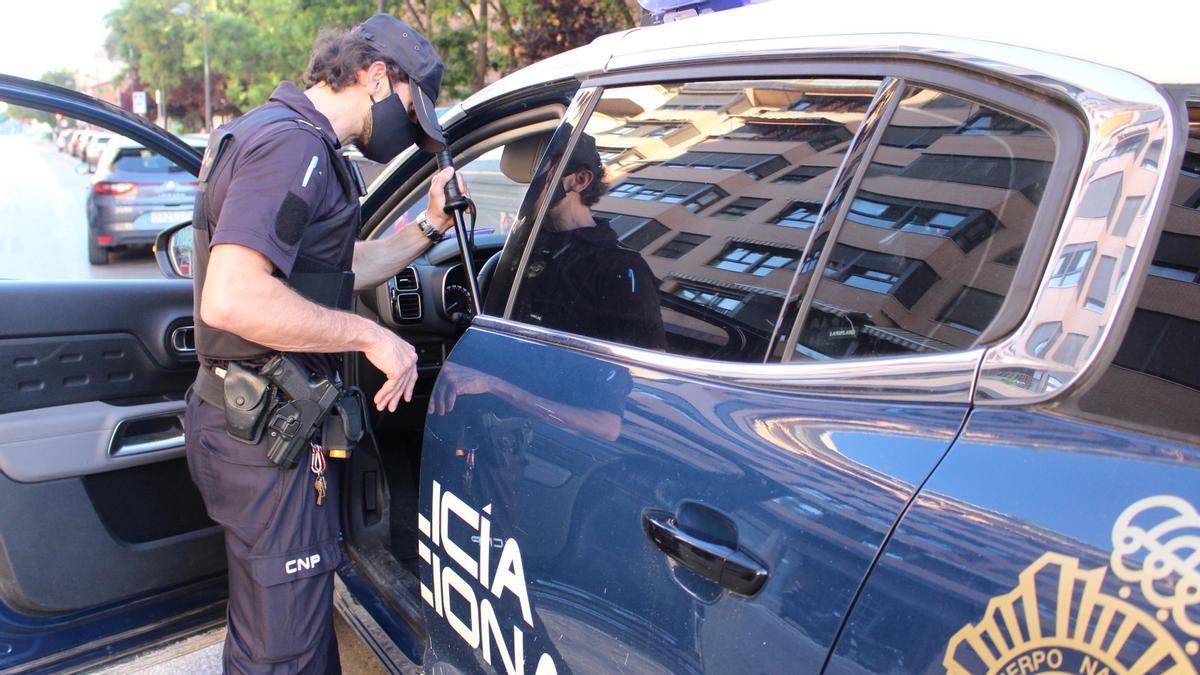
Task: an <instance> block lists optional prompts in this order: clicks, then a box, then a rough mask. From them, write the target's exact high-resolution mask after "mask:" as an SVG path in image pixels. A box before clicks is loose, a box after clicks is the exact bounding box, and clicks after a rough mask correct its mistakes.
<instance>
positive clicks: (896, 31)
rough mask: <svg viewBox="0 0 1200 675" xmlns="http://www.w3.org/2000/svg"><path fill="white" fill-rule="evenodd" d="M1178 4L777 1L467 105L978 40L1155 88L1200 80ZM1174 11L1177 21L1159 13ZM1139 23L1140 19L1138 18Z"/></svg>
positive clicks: (647, 33) (679, 25) (514, 80)
mask: <svg viewBox="0 0 1200 675" xmlns="http://www.w3.org/2000/svg"><path fill="white" fill-rule="evenodd" d="M1184 6H1186V4H1184V3H1173V2H1172V0H1148V1H1147V2H1143V3H1139V4H1138V5H1136V11H1135V10H1134V9H1133V7H1130V8H1126V9H1125V10H1124V14H1123V15H1122V16H1119V17H1118V16H1117V15H1116V14H1114V13H1112V12H1108V11H1103V10H1100V9H1097V8H1094V9H1084V8H1082V7H1080V6H1079V5H1077V4H1076V3H1067V2H1047V1H1046V0H1010V1H1009V2H1006V3H1005V4H1004V5H1003V9H1002V10H999V11H995V12H991V13H984V14H982V15H981V14H980V13H979V12H977V11H971V10H970V9H969V8H968V7H966V6H964V5H963V4H962V3H961V2H951V1H950V0H927V1H926V2H923V3H921V5H920V6H919V7H914V6H912V5H911V4H908V3H898V2H895V0H859V2H855V3H854V5H853V10H852V11H848V9H847V6H845V5H842V4H840V3H802V2H799V0H773V1H771V2H762V3H759V4H754V5H749V6H746V7H740V8H737V9H731V10H726V11H723V12H714V13H712V14H706V15H702V16H699V17H695V18H690V19H684V20H681V21H676V22H672V23H667V24H663V25H660V26H648V27H643V28H633V29H630V30H627V31H624V32H621V33H613V34H610V35H605V36H602V37H600V38H598V39H597V40H596V41H594V42H592V43H591V44H590V45H586V46H584V47H580V48H578V49H573V50H571V51H569V52H564V53H562V54H559V55H556V56H552V57H550V58H548V59H545V60H543V61H541V62H539V63H536V64H534V65H532V66H529V67H527V68H524V69H522V70H519V71H517V72H516V73H513V74H512V75H509V76H508V77H506V78H503V79H502V80H500V81H499V82H497V83H496V84H493V85H491V86H489V87H485V88H484V89H483V90H481V91H480V92H478V93H477V94H475V95H474V96H472V97H470V98H469V99H467V100H466V101H464V102H463V104H462V108H464V109H470V108H472V107H474V106H475V105H478V104H480V103H483V102H484V101H487V100H489V99H491V98H493V97H495V96H498V95H503V94H505V93H508V92H511V91H515V90H517V89H522V88H524V87H526V86H533V85H536V84H539V83H542V82H550V81H555V80H561V79H565V78H569V77H576V76H579V75H586V74H591V73H602V72H604V71H606V70H619V69H624V68H626V67H636V66H638V65H651V64H654V63H662V62H674V61H686V60H690V59H695V58H703V57H705V56H708V57H709V58H711V57H712V56H713V55H715V54H722V53H731V54H732V53H745V52H749V51H759V52H764V53H770V52H774V51H782V50H788V51H795V50H804V49H813V50H818V51H820V50H827V51H840V52H847V51H853V49H854V48H855V47H863V48H865V49H871V50H872V51H874V50H877V49H879V48H880V47H881V46H887V47H890V48H891V49H893V50H897V51H905V50H907V49H913V50H916V49H921V50H926V51H928V50H930V49H931V48H932V49H936V48H937V47H938V46H947V45H955V44H960V45H961V44H965V43H964V41H982V42H988V43H995V44H997V45H1010V46H1015V47H1020V48H1025V49H1032V50H1037V51H1041V52H1046V53H1050V54H1057V55H1060V56H1065V57H1068V58H1073V59H1078V60H1082V61H1089V62H1092V63H1095V64H1099V65H1103V66H1108V67H1111V68H1117V69H1120V70H1124V71H1127V72H1130V73H1133V74H1134V75H1137V76H1140V77H1142V78H1144V79H1146V80H1149V81H1151V82H1154V83H1157V84H1200V59H1196V58H1194V56H1193V55H1192V54H1190V53H1188V46H1189V45H1190V44H1192V41H1193V40H1194V34H1193V31H1194V22H1191V21H1187V20H1185V19H1186V18H1187V17H1185V16H1183V13H1182V12H1180V11H1179V8H1181V7H1184ZM1171 15H1178V16H1177V17H1176V20H1164V18H1163V17H1169V16H1171ZM1139 18H1140V21H1139Z"/></svg>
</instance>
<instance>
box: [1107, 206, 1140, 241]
mask: <svg viewBox="0 0 1200 675" xmlns="http://www.w3.org/2000/svg"><path fill="white" fill-rule="evenodd" d="M1145 200H1146V198H1145V197H1127V198H1126V199H1125V203H1124V204H1122V205H1121V212H1120V213H1118V214H1117V219H1116V221H1115V223H1114V224H1113V234H1115V235H1117V236H1118V237H1124V236H1125V235H1127V234H1129V227H1130V226H1131V225H1133V219H1134V218H1136V217H1137V214H1138V211H1139V210H1141V208H1142V202H1143V201H1145Z"/></svg>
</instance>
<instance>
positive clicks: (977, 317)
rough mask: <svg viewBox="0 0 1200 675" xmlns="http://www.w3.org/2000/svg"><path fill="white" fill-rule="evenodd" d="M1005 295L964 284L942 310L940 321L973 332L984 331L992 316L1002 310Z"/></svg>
mask: <svg viewBox="0 0 1200 675" xmlns="http://www.w3.org/2000/svg"><path fill="white" fill-rule="evenodd" d="M1002 304H1004V296H1002V295H998V294H996V293H990V292H988V291H984V290H980V289H978V288H971V287H970V286H964V287H963V289H962V291H960V292H959V294H958V295H957V296H955V297H954V300H952V301H951V302H950V304H949V305H946V308H945V309H943V310H942V313H941V315H940V316H938V321H941V322H942V323H944V324H946V325H948V326H954V327H955V328H961V329H962V330H965V331H969V332H971V333H982V332H983V331H984V329H985V328H987V327H988V324H989V323H991V321H992V317H994V316H996V312H999V311H1000V305H1002Z"/></svg>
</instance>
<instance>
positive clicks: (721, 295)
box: [675, 286, 743, 314]
mask: <svg viewBox="0 0 1200 675" xmlns="http://www.w3.org/2000/svg"><path fill="white" fill-rule="evenodd" d="M675 296H676V297H678V298H681V299H683V300H686V301H688V302H690V303H692V304H694V305H696V306H698V307H703V308H705V309H713V310H716V311H718V312H720V313H722V314H733V313H735V312H737V311H738V309H740V308H741V307H742V303H743V298H742V297H739V296H734V295H730V293H729V292H728V291H724V290H717V289H713V288H698V287H695V286H680V287H679V288H676V289H675Z"/></svg>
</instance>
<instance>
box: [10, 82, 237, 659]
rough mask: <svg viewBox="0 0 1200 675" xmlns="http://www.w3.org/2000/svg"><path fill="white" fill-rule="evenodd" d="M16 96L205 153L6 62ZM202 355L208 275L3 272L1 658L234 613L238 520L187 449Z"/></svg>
mask: <svg viewBox="0 0 1200 675" xmlns="http://www.w3.org/2000/svg"><path fill="white" fill-rule="evenodd" d="M0 100H2V101H4V102H6V103H8V104H10V105H13V106H24V107H28V108H36V109H40V110H46V111H52V112H58V113H61V114H62V115H64V116H65V117H67V118H73V119H75V120H77V121H79V122H86V123H90V124H94V125H97V126H100V127H104V128H106V129H108V130H110V131H113V132H115V133H118V134H121V135H122V136H125V137H127V138H129V139H132V140H134V141H137V142H139V143H141V144H143V145H144V146H145V147H146V148H147V149H148V150H151V151H154V152H157V153H159V154H160V155H161V156H162V157H164V158H166V159H168V160H170V161H171V162H174V163H175V164H176V165H177V166H178V167H180V168H182V169H183V170H185V171H187V172H188V173H190V174H192V175H195V174H196V173H197V171H198V170H199V166H200V160H201V157H200V154H199V153H198V152H197V151H196V150H195V149H194V148H192V147H191V146H190V145H188V144H186V143H184V142H183V141H181V140H180V139H178V138H176V137H174V136H172V135H170V134H168V133H167V132H165V131H163V130H162V129H160V128H158V127H156V126H154V125H151V124H149V123H148V122H146V121H145V120H143V119H142V118H140V117H137V116H135V115H133V114H131V113H129V112H127V111H125V110H122V109H120V108H117V107H115V106H112V105H110V104H107V103H104V102H101V101H97V100H95V99H92V98H90V97H87V96H84V95H82V94H80V93H78V92H74V91H69V90H66V89H62V88H59V87H54V86H51V85H47V84H44V83H40V82H32V81H29V80H24V79H20V78H15V77H9V76H0ZM29 143H30V144H31V147H32V144H33V143H34V141H30V142H29ZM37 150H38V151H43V152H53V148H52V147H49V148H48V149H42V148H38V149H37ZM57 159H61V158H57ZM0 161H5V160H4V159H0ZM18 197H19V198H20V199H28V200H39V199H41V200H45V199H53V198H54V197H55V194H54V192H53V191H52V190H50V188H49V187H47V191H46V194H26V195H13V194H11V193H10V194H9V198H10V199H12V198H18ZM83 197H84V195H79V199H81V200H82V199H83ZM0 213H9V214H12V213H20V210H14V209H5V210H3V211H0ZM3 226H4V227H6V228H17V227H22V226H24V224H23V223H20V222H5V223H4V224H3ZM64 253H66V252H64ZM78 254H79V255H82V252H79V253H78ZM0 276H3V270H0ZM196 367H197V361H196V357H195V350H194V344H193V342H192V285H191V282H190V281H187V280H178V279H163V278H157V279H138V280H106V279H85V280H79V281H22V280H3V279H0V514H2V517H0V636H2V637H0V642H2V643H4V649H2V650H0V670H4V671H5V672H14V671H26V670H47V669H55V670H57V669H60V668H64V667H72V666H81V665H87V664H91V663H94V662H96V661H97V660H99V659H101V658H112V657H114V656H118V655H120V654H122V653H125V652H128V651H130V650H134V649H139V648H143V647H145V646H147V645H149V644H150V643H152V642H155V641H158V640H162V639H165V638H167V637H171V636H174V635H177V634H178V633H180V632H182V631H187V630H194V629H199V628H202V627H205V626H208V625H214V624H216V623H219V622H220V621H221V620H222V618H223V610H224V595H225V580H224V577H223V572H224V569H225V558H224V550H223V546H222V540H221V534H220V530H219V529H218V528H217V527H216V526H215V525H214V524H213V523H212V522H211V521H210V520H209V519H208V517H207V515H206V514H205V510H204V506H203V503H202V502H201V500H200V497H199V494H198V493H197V491H196V489H195V487H194V486H193V484H192V481H191V479H190V477H189V476H188V471H187V466H186V463H185V459H184V458H183V438H184V433H185V430H184V429H183V421H182V420H183V410H184V401H183V396H184V392H185V391H186V389H187V387H188V386H189V385H190V383H191V382H192V380H193V379H194V377H195V372H196Z"/></svg>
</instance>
